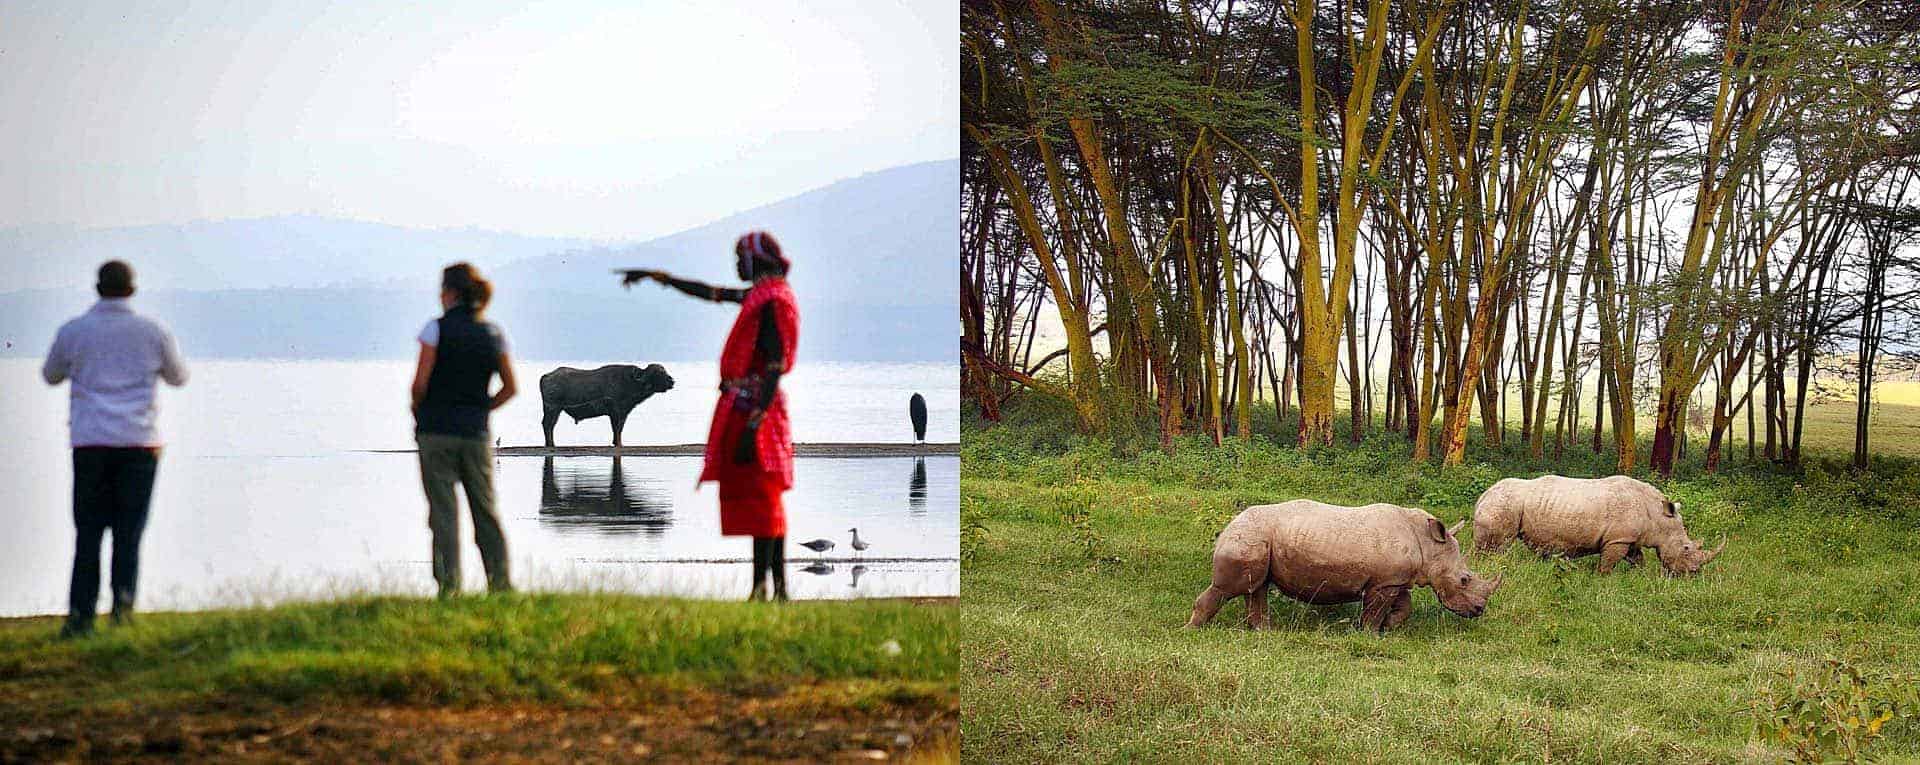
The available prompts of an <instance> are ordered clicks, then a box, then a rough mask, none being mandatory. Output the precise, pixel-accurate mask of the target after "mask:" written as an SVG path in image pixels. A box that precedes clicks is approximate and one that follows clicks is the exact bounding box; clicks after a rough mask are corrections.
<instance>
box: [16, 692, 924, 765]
mask: <svg viewBox="0 0 1920 765" xmlns="http://www.w3.org/2000/svg"><path fill="white" fill-rule="evenodd" d="M843 696H844V694H840V693H835V692H833V689H831V688H826V687H819V686H790V687H781V688H776V687H767V688H759V689H753V688H748V689H740V690H734V691H726V692H710V691H703V690H697V691H671V692H662V693H660V694H659V695H653V696H651V697H648V698H614V699H600V700H595V701H592V702H588V703H576V704H568V705H564V706H561V705H529V704H514V705H498V706H474V707H419V706H394V705H380V704H362V703H341V702H326V703H318V704H302V705H295V706H284V705H274V704H272V703H270V702H265V701H262V700H255V699H235V700H230V701H229V702H197V703H196V705H195V706H192V707H188V708H177V709H165V710H154V709H144V710H143V709H123V710H99V711H96V712H88V713H84V714H82V715H79V716H74V715H57V716H56V715H52V714H48V713H45V712H40V711H37V710H33V709H23V708H16V707H14V706H13V705H11V704H4V705H0V763H14V762H21V763H27V762H34V763H38V762H82V761H84V762H102V761H105V762H133V761H169V762H171V761H182V760H188V761H195V760H219V761H223V762H329V763H332V762H465V761H488V762H636V761H656V762H688V761H691V762H720V761H725V762H875V761H906V762H926V761H932V762H950V761H954V760H956V759H957V747H958V745H959V740H960V739H959V702H958V700H957V699H956V698H945V699H927V698H905V699H889V700H884V701H878V702H869V703H865V704H858V705H845V704H839V703H835V702H826V701H822V699H823V698H839V697H843ZM10 701H21V700H20V699H13V700H10ZM29 703H30V702H29Z"/></svg>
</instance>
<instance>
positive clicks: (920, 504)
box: [907, 457, 927, 514]
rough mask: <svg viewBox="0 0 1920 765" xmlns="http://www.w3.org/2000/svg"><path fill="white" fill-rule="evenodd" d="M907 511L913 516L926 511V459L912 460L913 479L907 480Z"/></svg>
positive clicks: (916, 458)
mask: <svg viewBox="0 0 1920 765" xmlns="http://www.w3.org/2000/svg"><path fill="white" fill-rule="evenodd" d="M907 510H908V511H910V512H913V513H915V514H919V513H924V512H926V511H927V458H925V457H915V458H913V477H912V478H909V479H907Z"/></svg>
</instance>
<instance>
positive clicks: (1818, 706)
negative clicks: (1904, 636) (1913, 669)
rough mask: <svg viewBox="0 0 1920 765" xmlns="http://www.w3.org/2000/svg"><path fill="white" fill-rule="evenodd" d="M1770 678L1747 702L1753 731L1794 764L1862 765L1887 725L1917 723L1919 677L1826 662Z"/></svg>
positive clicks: (1851, 663)
mask: <svg viewBox="0 0 1920 765" xmlns="http://www.w3.org/2000/svg"><path fill="white" fill-rule="evenodd" d="M1776 679H1777V681H1778V682H1777V683H1776V684H1775V685H1774V686H1772V687H1769V688H1767V689H1765V690H1763V691H1762V692H1761V695H1760V698H1759V699H1757V700H1755V701H1754V703H1753V714H1754V718H1755V720H1754V732H1755V734H1756V735H1758V736H1759V737H1761V738H1763V739H1766V740H1768V741H1771V742H1773V743H1777V744H1780V745H1782V746H1785V747H1787V748H1788V749H1790V750H1791V751H1792V752H1793V759H1794V761H1795V762H1809V763H1813V762H1845V763H1857V762H1862V761H1864V758H1866V755H1867V754H1868V752H1869V749H1870V748H1872V746H1873V744H1874V742H1875V741H1877V740H1879V739H1881V738H1883V737H1884V736H1885V731H1886V730H1887V726H1890V725H1891V726H1896V727H1897V726H1901V725H1913V724H1914V723H1915V722H1916V721H1920V675H1915V674H1909V673H1899V672H1890V671H1886V670H1873V669H1863V668H1861V667H1860V666H1859V665H1857V664H1856V663H1855V661H1854V660H1852V659H1845V658H1827V659H1825V660H1822V661H1820V662H1819V663H1817V664H1815V665H1814V666H1813V667H1811V668H1802V667H1793V666H1789V667H1787V668H1785V669H1781V670H1779V672H1778V674H1777V678H1776Z"/></svg>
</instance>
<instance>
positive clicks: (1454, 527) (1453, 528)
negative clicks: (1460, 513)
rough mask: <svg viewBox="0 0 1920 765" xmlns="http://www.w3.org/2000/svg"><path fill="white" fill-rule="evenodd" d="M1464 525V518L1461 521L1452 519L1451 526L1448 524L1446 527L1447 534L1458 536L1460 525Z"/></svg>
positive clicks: (1465, 523)
mask: <svg viewBox="0 0 1920 765" xmlns="http://www.w3.org/2000/svg"><path fill="white" fill-rule="evenodd" d="M1465 525H1467V522H1466V521H1464V520H1461V521H1454V523H1453V525H1452V526H1448V527H1447V536H1450V537H1455V536H1459V535H1460V527H1461V526H1465Z"/></svg>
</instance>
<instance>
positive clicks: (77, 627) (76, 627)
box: [60, 619, 93, 640]
mask: <svg viewBox="0 0 1920 765" xmlns="http://www.w3.org/2000/svg"><path fill="white" fill-rule="evenodd" d="M92 634H93V623H92V622H80V621H74V620H72V619H68V620H67V623H66V624H63V625H61V626H60V639H61V640H78V639H80V638H84V637H88V636H90V635H92Z"/></svg>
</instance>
